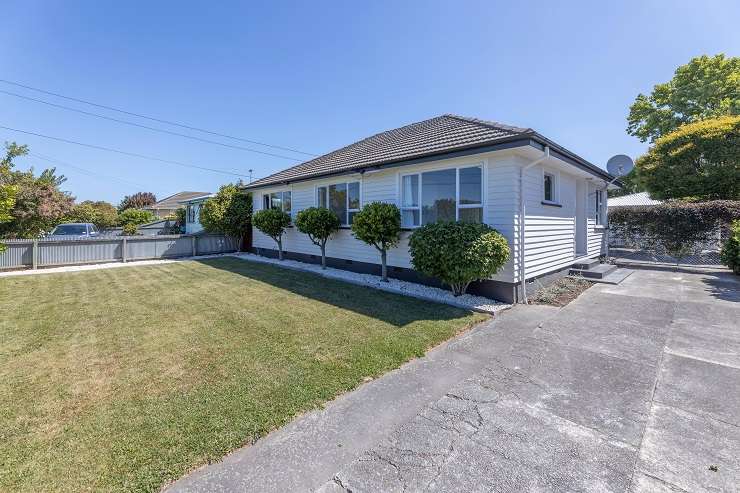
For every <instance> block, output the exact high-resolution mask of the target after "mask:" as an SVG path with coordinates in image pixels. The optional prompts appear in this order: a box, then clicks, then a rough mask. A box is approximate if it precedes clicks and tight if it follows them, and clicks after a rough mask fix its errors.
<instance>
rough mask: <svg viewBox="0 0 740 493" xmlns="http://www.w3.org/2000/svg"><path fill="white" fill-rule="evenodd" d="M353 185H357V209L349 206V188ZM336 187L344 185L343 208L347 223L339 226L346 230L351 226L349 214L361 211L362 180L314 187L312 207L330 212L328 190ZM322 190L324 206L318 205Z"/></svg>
mask: <svg viewBox="0 0 740 493" xmlns="http://www.w3.org/2000/svg"><path fill="white" fill-rule="evenodd" d="M354 183H357V194H358V200H359V207H356V208H350V206H349V186H350V185H351V184H354ZM337 185H344V187H345V188H344V191H345V198H344V207H345V212H346V213H347V222H346V223H342V224H341V226H342V227H345V228H348V227H350V226H352V222H351V221H350V220H349V218H350V214H352V213H354V214H356V213H358V212H360V209H362V180H348V181H336V182H331V183H325V184H323V185H316V186H315V187H314V194H313V199H314V205H315V206H316V207H323V208H325V209H329V210H331V207H329V205H330V203H331V202H330V201H329V188H330V187H332V186H337ZM322 188H323V189H324V201H325V205H321V204H319V190H320V189H322Z"/></svg>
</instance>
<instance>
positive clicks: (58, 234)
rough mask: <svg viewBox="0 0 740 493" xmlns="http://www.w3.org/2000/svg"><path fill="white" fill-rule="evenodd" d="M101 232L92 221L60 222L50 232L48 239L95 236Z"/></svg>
mask: <svg viewBox="0 0 740 493" xmlns="http://www.w3.org/2000/svg"><path fill="white" fill-rule="evenodd" d="M99 234H100V232H99V231H98V228H97V227H96V226H95V225H94V224H92V223H65V224H60V225H59V226H57V227H56V228H54V229H53V230H51V233H49V234H48V235H47V236H46V238H47V239H52V240H53V239H63V240H64V239H71V238H95V237H97V236H98V235H99Z"/></svg>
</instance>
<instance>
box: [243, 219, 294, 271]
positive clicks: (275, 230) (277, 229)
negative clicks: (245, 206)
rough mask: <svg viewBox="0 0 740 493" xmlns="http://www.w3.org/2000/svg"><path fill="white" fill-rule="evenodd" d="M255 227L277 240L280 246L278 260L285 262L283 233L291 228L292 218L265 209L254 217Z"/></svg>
mask: <svg viewBox="0 0 740 493" xmlns="http://www.w3.org/2000/svg"><path fill="white" fill-rule="evenodd" d="M252 224H254V227H255V228H257V229H259V230H260V231H262V232H263V233H264V234H266V235H267V236H269V237H270V238H272V239H273V240H275V243H277V246H278V258H279V259H280V260H283V233H285V228H287V227H288V226H290V216H289V215H288V214H287V213H285V212H283V211H279V210H277V209H263V210H260V211H257V212H255V213H254V215H253V216H252Z"/></svg>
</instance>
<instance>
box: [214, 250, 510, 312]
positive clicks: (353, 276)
mask: <svg viewBox="0 0 740 493" xmlns="http://www.w3.org/2000/svg"><path fill="white" fill-rule="evenodd" d="M227 255H229V256H232V257H236V258H239V259H242V260H246V261H248V262H259V263H262V264H271V265H277V266H279V267H283V268H285V269H291V270H298V271H304V272H311V273H313V274H318V275H320V276H323V277H326V278H329V279H338V280H340V281H344V282H348V283H351V284H356V285H359V286H367V287H371V288H374V289H380V290H381V291H388V292H391V293H397V294H403V295H406V296H411V297H413V298H418V299H421V300H426V301H434V302H437V303H444V304H447V305H452V306H456V307H458V308H463V309H466V310H473V311H476V312H483V313H491V314H496V313H498V312H500V311H502V310H506V309H507V308H511V305H509V304H507V303H502V302H500V301H496V300H492V299H490V298H485V297H483V296H473V295H471V294H464V295H462V296H457V297H456V296H453V294H452V292H451V291H447V290H444V289H439V288H433V287H431V286H425V285H423V284H417V283H413V282H408V281H401V280H399V279H393V278H389V279H388V282H383V281H382V280H381V278H380V276H375V275H372V274H359V273H357V272H351V271H347V270H341V269H332V268H331V267H327V268H326V270H323V269H322V268H321V266H320V265H317V264H309V263H306V262H298V261H296V260H278V259H274V258H269V257H262V256H260V255H255V254H253V253H232V254H227Z"/></svg>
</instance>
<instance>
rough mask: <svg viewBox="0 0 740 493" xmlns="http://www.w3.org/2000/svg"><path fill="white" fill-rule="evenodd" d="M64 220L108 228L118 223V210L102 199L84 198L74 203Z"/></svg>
mask: <svg viewBox="0 0 740 493" xmlns="http://www.w3.org/2000/svg"><path fill="white" fill-rule="evenodd" d="M64 222H69V223H93V224H94V225H95V226H97V227H98V228H99V229H108V228H112V227H114V226H116V225H118V211H117V210H116V208H115V206H113V204H110V203H108V202H105V201H103V200H100V201H92V200H85V201H83V202H80V203H79V204H75V206H74V207H73V208H72V211H71V212H70V213H69V214H67V216H65V217H64Z"/></svg>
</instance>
